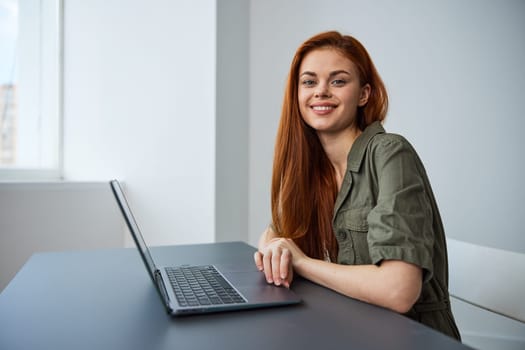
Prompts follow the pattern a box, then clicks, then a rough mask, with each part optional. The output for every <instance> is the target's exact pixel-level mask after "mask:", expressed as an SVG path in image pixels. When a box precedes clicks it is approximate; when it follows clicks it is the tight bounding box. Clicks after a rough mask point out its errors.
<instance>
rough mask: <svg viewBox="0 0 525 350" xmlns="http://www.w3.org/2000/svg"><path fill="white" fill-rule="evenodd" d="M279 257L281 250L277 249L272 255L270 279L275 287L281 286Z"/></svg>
mask: <svg viewBox="0 0 525 350" xmlns="http://www.w3.org/2000/svg"><path fill="white" fill-rule="evenodd" d="M281 256H282V251H281V249H277V251H274V252H273V254H272V275H273V277H272V279H273V282H274V283H275V285H277V286H279V285H280V284H281Z"/></svg>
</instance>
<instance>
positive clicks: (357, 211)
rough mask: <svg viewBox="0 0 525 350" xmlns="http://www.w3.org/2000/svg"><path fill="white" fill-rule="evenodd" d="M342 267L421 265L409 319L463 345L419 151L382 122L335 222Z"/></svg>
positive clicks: (363, 141) (360, 144)
mask: <svg viewBox="0 0 525 350" xmlns="http://www.w3.org/2000/svg"><path fill="white" fill-rule="evenodd" d="M333 228H334V233H335V236H336V238H337V242H338V244H339V254H338V263H340V264H347V265H362V264H376V265H378V264H380V263H381V261H383V260H402V261H405V262H408V263H411V264H415V265H417V266H419V267H421V269H422V271H423V286H422V292H421V295H420V297H419V299H418V301H417V302H416V304H415V305H414V306H413V308H412V309H411V310H410V311H409V312H408V313H407V314H406V316H408V317H410V318H412V319H414V320H417V321H419V322H421V323H423V324H426V325H428V326H430V327H432V328H435V329H437V330H439V331H441V332H443V333H445V334H447V335H449V336H452V337H454V338H456V339H460V335H459V332H458V329H457V327H456V324H455V321H454V318H453V316H452V312H451V310H450V302H449V294H448V263H447V249H446V243H445V233H444V230H443V224H442V222H441V218H440V215H439V210H438V207H437V204H436V201H435V199H434V195H433V193H432V189H431V187H430V183H429V180H428V177H427V174H426V172H425V169H424V167H423V164H422V162H421V160H420V159H419V157H418V155H417V153H416V151H415V150H414V148H413V147H412V146H411V145H410V143H409V142H408V141H407V140H406V139H405V138H403V137H402V136H399V135H394V134H388V133H386V132H385V130H384V129H383V127H382V125H381V123H380V122H375V123H373V124H371V125H370V126H368V127H367V128H366V129H365V130H364V131H363V133H362V134H361V135H360V136H359V137H358V138H357V139H356V140H355V142H354V144H353V146H352V148H351V150H350V152H349V154H348V164H347V172H346V174H345V176H344V179H343V183H342V186H341V190H340V192H339V194H338V196H337V199H336V202H335V208H334V217H333Z"/></svg>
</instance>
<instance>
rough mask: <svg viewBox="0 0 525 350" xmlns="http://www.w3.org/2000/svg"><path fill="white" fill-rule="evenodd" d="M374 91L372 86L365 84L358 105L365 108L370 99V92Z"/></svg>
mask: <svg viewBox="0 0 525 350" xmlns="http://www.w3.org/2000/svg"><path fill="white" fill-rule="evenodd" d="M371 91H372V88H371V87H370V84H365V86H363V87H362V88H361V94H360V95H359V103H358V104H357V105H358V106H359V107H363V106H364V105H366V104H367V103H368V98H369V97H370V92H371Z"/></svg>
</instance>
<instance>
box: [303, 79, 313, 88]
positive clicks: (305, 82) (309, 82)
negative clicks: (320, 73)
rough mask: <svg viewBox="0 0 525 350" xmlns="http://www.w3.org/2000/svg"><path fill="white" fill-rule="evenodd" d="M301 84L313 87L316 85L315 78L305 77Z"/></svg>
mask: <svg viewBox="0 0 525 350" xmlns="http://www.w3.org/2000/svg"><path fill="white" fill-rule="evenodd" d="M301 85H302V86H304V87H312V86H314V85H315V80H313V79H305V80H303V81H301Z"/></svg>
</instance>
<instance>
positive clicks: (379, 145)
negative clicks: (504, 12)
mask: <svg viewBox="0 0 525 350" xmlns="http://www.w3.org/2000/svg"><path fill="white" fill-rule="evenodd" d="M368 151H369V152H371V154H373V155H376V156H381V155H385V156H386V155H393V154H396V153H399V152H406V153H408V154H412V155H416V151H415V149H414V147H413V146H412V144H411V143H410V142H409V141H408V140H407V139H406V138H405V137H404V136H402V135H399V134H392V133H381V134H376V135H375V136H374V137H373V138H372V139H371V140H370V142H369V144H368Z"/></svg>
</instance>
